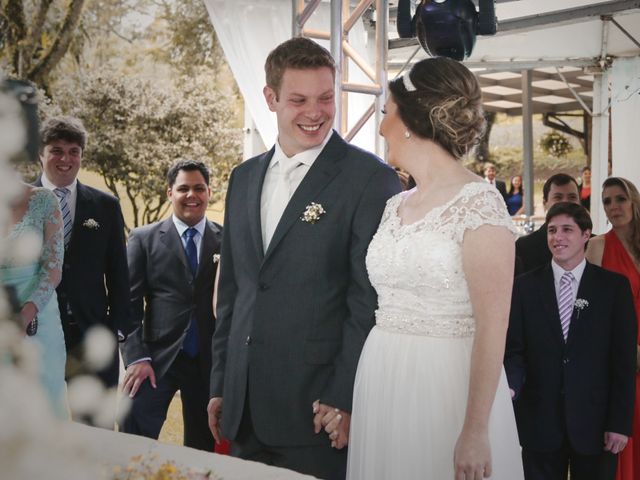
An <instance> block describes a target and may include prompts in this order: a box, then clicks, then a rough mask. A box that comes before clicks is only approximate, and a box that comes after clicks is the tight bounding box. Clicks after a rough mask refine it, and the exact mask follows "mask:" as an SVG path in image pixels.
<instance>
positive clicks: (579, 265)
mask: <svg viewBox="0 0 640 480" xmlns="http://www.w3.org/2000/svg"><path fill="white" fill-rule="evenodd" d="M546 219H547V225H548V226H547V239H548V246H549V249H550V250H551V252H552V255H553V259H552V261H551V262H550V263H549V264H547V265H545V266H543V267H540V268H538V269H536V270H533V271H531V272H529V273H526V274H524V275H521V276H520V277H518V278H517V279H516V281H515V285H514V289H513V299H512V304H511V316H510V320H509V331H508V334H507V345H506V353H505V369H506V372H507V377H508V380H509V385H510V387H511V389H512V394H513V397H514V408H515V414H516V421H517V424H518V434H519V437H520V444H521V445H522V459H523V464H524V471H525V478H526V479H527V480H549V479H558V480H560V479H566V478H567V472H568V470H569V469H570V470H571V479H572V480H591V479H593V480H596V479H598V480H606V479H613V478H614V476H615V469H616V461H617V454H618V453H619V452H620V451H621V450H622V449H623V448H624V447H625V445H626V443H627V440H628V437H629V436H630V435H631V430H632V420H633V405H634V398H635V371H636V333H637V324H636V316H635V311H634V307H633V300H632V296H631V289H630V286H629V282H628V281H627V279H626V278H625V277H624V276H622V275H618V274H617V273H613V272H609V271H607V270H604V269H602V268H600V267H597V266H595V265H592V264H590V263H587V262H586V260H585V257H584V246H585V244H586V242H587V241H588V240H589V235H590V233H591V219H590V218H589V214H588V212H587V211H586V210H585V209H584V207H582V206H581V205H577V204H573V203H568V202H564V203H557V204H556V205H554V206H553V207H551V208H550V209H549V212H548V213H547V217H546Z"/></svg>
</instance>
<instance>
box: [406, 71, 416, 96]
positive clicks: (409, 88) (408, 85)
mask: <svg viewBox="0 0 640 480" xmlns="http://www.w3.org/2000/svg"><path fill="white" fill-rule="evenodd" d="M410 73H411V72H410V71H406V72H404V74H403V75H402V83H403V84H404V89H405V90H406V91H407V92H415V91H416V90H417V88H416V86H415V85H414V84H413V82H412V81H411V78H410V77H409V74H410Z"/></svg>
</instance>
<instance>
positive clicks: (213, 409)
mask: <svg viewBox="0 0 640 480" xmlns="http://www.w3.org/2000/svg"><path fill="white" fill-rule="evenodd" d="M207 415H208V417H209V430H211V433H212V434H213V438H214V439H215V440H216V443H217V444H218V445H219V444H220V443H221V442H222V433H221V432H220V417H221V416H222V397H213V398H212V399H211V400H209V405H207Z"/></svg>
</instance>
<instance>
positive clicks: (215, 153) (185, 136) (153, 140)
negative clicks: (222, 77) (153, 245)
mask: <svg viewBox="0 0 640 480" xmlns="http://www.w3.org/2000/svg"><path fill="white" fill-rule="evenodd" d="M64 96H65V98H68V99H72V100H71V101H72V102H73V104H72V105H67V106H64V107H63V109H64V110H66V111H68V112H69V113H70V114H72V115H76V116H78V117H79V118H81V119H82V120H83V121H84V123H85V126H86V127H87V130H88V131H89V142H88V145H87V148H86V151H85V154H84V166H85V167H86V168H87V169H89V170H92V171H95V172H98V173H99V174H100V175H102V177H103V178H104V180H105V182H106V184H107V187H108V188H109V190H111V192H113V194H114V195H116V196H118V197H120V195H121V194H122V195H125V196H126V197H127V198H128V200H129V201H130V203H131V205H132V207H133V219H134V220H133V221H134V225H133V226H139V225H144V224H147V223H151V222H155V221H157V220H159V219H160V218H162V217H163V216H164V214H165V213H166V212H167V211H168V208H169V204H168V202H167V199H166V190H167V184H166V179H165V175H166V171H167V169H168V167H169V165H170V164H171V163H172V162H173V161H174V160H176V159H178V158H193V159H199V160H202V161H204V162H205V163H206V164H207V165H208V166H209V168H210V169H211V187H212V201H216V200H219V199H220V198H221V197H222V195H223V194H224V191H225V190H226V185H227V181H228V178H229V174H230V171H231V169H232V168H233V166H235V165H236V164H237V163H238V162H239V161H240V159H241V153H240V152H241V150H240V148H241V131H240V129H239V128H237V127H234V126H233V125H234V120H235V118H234V113H235V108H234V105H233V101H234V99H233V98H229V96H227V95H223V94H221V93H220V91H218V90H217V89H215V88H214V87H213V86H212V82H211V81H210V79H208V78H205V77H203V76H199V77H179V78H178V79H177V80H176V81H175V82H174V85H173V88H161V87H159V86H158V85H157V84H156V83H154V82H151V81H145V80H142V79H139V78H123V77H122V76H121V75H119V74H117V73H91V74H88V75H87V76H86V77H85V78H84V81H83V85H82V87H81V88H80V90H79V91H75V92H73V95H71V92H67V94H66V95H64ZM127 228H130V226H129V225H128V226H127Z"/></svg>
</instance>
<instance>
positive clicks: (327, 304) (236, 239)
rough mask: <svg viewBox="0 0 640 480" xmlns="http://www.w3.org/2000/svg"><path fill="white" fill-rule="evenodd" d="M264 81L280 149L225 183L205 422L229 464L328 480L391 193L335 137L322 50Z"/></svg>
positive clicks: (372, 303)
mask: <svg viewBox="0 0 640 480" xmlns="http://www.w3.org/2000/svg"><path fill="white" fill-rule="evenodd" d="M265 70H266V77H267V86H266V87H264V95H265V98H266V101H267V103H268V105H269V108H270V110H271V111H273V112H275V114H276V117H277V123H278V140H277V142H276V145H275V146H274V147H273V148H272V149H271V150H270V151H268V152H267V153H265V154H263V155H259V156H257V157H255V158H252V159H250V160H248V161H246V162H244V163H243V164H241V165H240V166H238V167H237V168H236V169H235V170H234V171H233V173H232V175H231V178H230V180H229V188H228V193H227V200H226V207H225V220H224V227H225V228H224V235H223V245H222V254H221V255H222V257H221V264H220V268H221V271H220V282H219V290H218V304H217V319H218V320H217V325H216V331H215V334H214V339H213V368H212V372H211V392H210V397H211V400H210V401H209V407H208V411H209V424H210V427H211V430H212V432H213V434H214V437H215V438H216V440H218V441H219V440H220V439H221V438H222V435H224V437H226V438H228V439H230V440H231V442H232V454H234V455H236V456H239V457H241V458H245V459H250V460H256V461H261V462H264V463H268V464H271V465H276V466H281V467H285V468H290V469H293V470H297V471H299V472H302V473H306V474H310V475H314V476H316V477H319V478H336V477H337V476H340V474H341V472H342V475H344V468H345V464H346V449H342V447H343V446H344V445H345V444H346V441H347V438H348V428H349V419H350V415H349V412H350V411H351V397H352V392H353V382H354V378H355V371H356V366H357V363H358V358H359V356H360V350H361V349H362V346H363V344H364V341H365V338H366V337H367V334H368V332H369V330H370V329H371V328H372V326H373V325H374V311H375V309H376V305H377V300H376V294H375V291H374V290H373V287H372V286H371V284H370V283H369V279H368V276H367V271H366V267H365V255H366V252H367V247H368V245H369V242H370V241H371V238H372V236H373V234H374V233H375V231H376V229H377V226H378V223H379V221H380V217H381V215H382V212H383V209H384V206H385V203H386V200H387V199H388V198H389V197H391V196H392V195H393V194H395V193H397V192H399V191H400V183H399V180H398V178H397V175H396V173H395V172H394V171H393V170H392V169H391V168H389V167H387V166H386V165H384V164H383V163H382V162H381V161H380V160H379V159H377V158H376V157H375V156H373V155H371V154H369V153H367V152H364V151H362V150H359V149H357V148H356V147H353V146H350V145H348V144H347V143H346V142H345V141H344V140H343V139H342V138H340V136H339V135H338V134H337V133H336V132H334V131H332V124H333V119H334V115H335V103H334V77H335V65H334V62H333V59H332V58H331V55H330V54H329V52H327V51H326V50H325V49H324V48H322V47H320V46H319V45H318V44H316V43H315V42H313V41H312V40H309V39H306V38H294V39H291V40H288V41H286V42H284V43H283V44H281V45H280V46H278V47H277V48H276V49H275V50H273V51H272V52H271V53H270V54H269V57H268V58H267V62H266V65H265ZM223 402H224V406H223ZM314 414H315V416H314ZM323 427H324V429H325V432H326V433H329V437H327V435H326V434H325V433H324V432H321V429H322V428H323ZM332 446H333V447H334V448H332Z"/></svg>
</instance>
